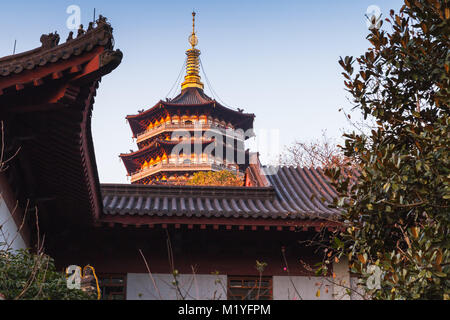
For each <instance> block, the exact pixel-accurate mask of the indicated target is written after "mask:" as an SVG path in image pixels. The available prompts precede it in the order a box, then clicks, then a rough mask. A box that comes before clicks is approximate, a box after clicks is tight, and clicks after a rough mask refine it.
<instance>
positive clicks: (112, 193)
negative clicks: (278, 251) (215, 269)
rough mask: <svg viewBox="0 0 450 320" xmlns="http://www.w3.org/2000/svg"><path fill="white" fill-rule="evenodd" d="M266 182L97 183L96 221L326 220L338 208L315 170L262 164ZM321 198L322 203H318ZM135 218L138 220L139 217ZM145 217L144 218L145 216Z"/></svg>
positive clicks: (321, 175) (329, 187) (324, 181)
mask: <svg viewBox="0 0 450 320" xmlns="http://www.w3.org/2000/svg"><path fill="white" fill-rule="evenodd" d="M264 170H265V171H266V172H273V174H272V175H267V176H266V177H267V179H268V181H269V185H268V186H265V187H214V186H207V187H205V186H151V185H115V184H104V185H102V187H101V188H102V195H103V213H104V216H103V218H102V219H101V220H103V221H108V222H117V223H121V221H125V220H127V219H125V218H126V217H129V218H130V219H128V221H129V222H130V223H131V221H133V223H136V224H145V217H152V218H158V219H160V220H159V221H163V220H164V219H165V220H164V221H165V223H170V221H171V220H170V219H172V218H173V219H176V218H182V217H189V218H190V219H192V220H191V223H194V224H195V220H194V219H195V218H199V219H200V218H201V219H203V220H202V222H198V223H203V224H205V223H206V224H208V219H214V218H228V219H230V223H231V221H232V220H233V219H239V221H244V220H246V219H247V220H248V219H250V220H253V219H269V220H271V221H272V222H274V223H275V221H276V220H293V219H294V220H323V221H326V220H329V219H334V218H336V217H337V215H338V214H339V212H338V211H337V210H336V209H331V208H329V207H328V204H330V203H331V202H332V199H333V197H334V196H335V195H336V193H335V191H334V189H333V188H332V187H331V185H330V184H329V182H328V179H327V178H326V177H325V175H324V173H323V171H322V170H321V169H314V168H311V169H307V168H294V167H280V168H265V169H264ZM322 201H323V202H322ZM115 218H119V219H115ZM140 220H141V221H140ZM149 221H150V220H149Z"/></svg>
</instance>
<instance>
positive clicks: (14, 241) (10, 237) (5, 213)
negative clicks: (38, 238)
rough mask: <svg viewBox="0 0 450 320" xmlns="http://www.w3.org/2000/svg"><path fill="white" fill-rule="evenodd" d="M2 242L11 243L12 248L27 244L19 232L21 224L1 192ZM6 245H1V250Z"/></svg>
mask: <svg viewBox="0 0 450 320" xmlns="http://www.w3.org/2000/svg"><path fill="white" fill-rule="evenodd" d="M0 226H1V230H0V242H6V243H8V244H11V249H13V250H18V249H25V248H26V247H27V246H26V244H25V241H24V240H23V238H22V236H21V235H20V233H19V232H18V228H19V226H17V225H16V223H15V222H14V219H13V217H12V215H11V212H10V211H9V209H8V207H7V205H6V203H5V201H4V199H3V198H2V196H1V194H0ZM5 248H6V246H5V245H3V246H2V245H0V250H1V249H5Z"/></svg>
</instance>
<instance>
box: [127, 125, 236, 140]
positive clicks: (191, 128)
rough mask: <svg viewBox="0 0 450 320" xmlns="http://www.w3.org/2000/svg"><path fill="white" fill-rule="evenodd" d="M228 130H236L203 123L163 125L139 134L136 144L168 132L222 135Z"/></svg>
mask: <svg viewBox="0 0 450 320" xmlns="http://www.w3.org/2000/svg"><path fill="white" fill-rule="evenodd" d="M227 129H228V130H230V129H231V130H234V129H233V128H224V127H222V126H220V125H218V124H216V123H213V122H208V123H202V124H199V123H197V124H194V123H163V124H160V125H159V126H157V127H154V128H151V129H147V130H146V131H144V132H142V133H139V134H138V135H137V137H136V142H137V143H140V142H142V141H145V140H147V139H149V138H152V137H154V136H156V135H158V134H160V133H162V132H167V131H175V130H186V131H195V130H202V131H206V130H217V131H219V132H220V133H222V134H224V135H225V134H227Z"/></svg>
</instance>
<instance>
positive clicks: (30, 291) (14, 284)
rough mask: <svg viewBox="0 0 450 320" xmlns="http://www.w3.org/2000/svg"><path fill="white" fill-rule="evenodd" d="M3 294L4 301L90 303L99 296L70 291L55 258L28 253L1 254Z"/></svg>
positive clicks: (22, 251)
mask: <svg viewBox="0 0 450 320" xmlns="http://www.w3.org/2000/svg"><path fill="white" fill-rule="evenodd" d="M0 295H1V296H3V298H4V299H8V300H9V299H11V300H12V299H25V300H90V299H95V298H96V295H95V294H94V295H93V294H89V293H87V292H84V291H82V290H79V289H68V288H67V285H66V278H65V276H64V274H63V273H62V272H57V271H56V270H55V265H54V262H53V259H52V258H50V257H49V256H47V255H44V254H33V253H31V252H30V251H28V250H23V249H22V250H19V251H16V252H12V251H11V250H1V251H0Z"/></svg>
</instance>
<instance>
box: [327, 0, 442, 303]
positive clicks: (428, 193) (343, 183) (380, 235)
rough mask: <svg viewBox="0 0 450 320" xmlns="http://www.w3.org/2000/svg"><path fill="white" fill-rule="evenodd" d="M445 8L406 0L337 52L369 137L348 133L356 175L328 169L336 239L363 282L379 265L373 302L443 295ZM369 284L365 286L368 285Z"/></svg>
mask: <svg viewBox="0 0 450 320" xmlns="http://www.w3.org/2000/svg"><path fill="white" fill-rule="evenodd" d="M449 18H450V9H449V5H448V1H442V0H441V1H438V0H416V1H413V0H410V1H407V0H406V1H405V5H404V6H403V7H402V8H401V9H400V11H399V13H398V14H396V13H395V12H394V11H393V10H391V12H390V17H389V18H388V19H386V21H387V22H388V23H389V24H390V25H391V27H390V30H389V31H386V30H383V29H372V30H371V33H370V34H369V35H368V37H367V39H368V40H369V41H370V43H371V44H372V47H371V48H369V49H368V51H367V52H366V53H365V54H363V55H362V56H360V57H359V58H357V59H356V62H357V63H358V65H359V72H355V69H354V63H355V60H354V59H353V57H345V58H344V59H342V58H341V60H340V61H339V63H340V64H341V66H342V67H343V69H344V72H343V76H344V77H345V86H346V87H347V90H348V92H350V94H351V95H352V97H353V102H354V104H355V108H358V109H360V110H361V111H362V113H363V115H364V119H367V118H371V119H373V120H375V121H374V122H375V123H376V126H375V127H374V128H373V130H371V132H370V133H368V134H356V133H348V134H345V135H344V136H345V138H346V141H345V146H344V147H342V148H343V151H344V154H345V155H346V156H348V157H350V158H352V159H354V161H355V162H356V163H357V164H358V167H359V174H360V175H359V177H358V179H357V181H356V182H353V181H352V179H351V177H349V176H348V175H345V174H342V173H343V171H344V170H340V169H337V168H334V169H333V168H331V169H329V170H327V175H328V176H329V177H331V178H332V180H333V181H334V182H333V184H334V186H335V188H336V189H337V191H338V193H339V198H338V199H336V202H335V205H336V206H337V207H340V208H343V212H344V213H343V223H344V226H345V227H344V229H345V230H344V231H343V232H340V233H339V235H337V237H336V238H337V239H338V240H336V239H334V240H333V242H332V246H333V248H334V249H335V250H336V251H335V252H337V256H338V257H339V258H340V257H342V256H344V255H347V256H348V257H349V258H350V260H351V269H352V271H353V272H355V273H358V274H359V275H360V276H361V279H362V282H363V283H366V282H367V279H368V278H369V277H370V276H371V275H372V272H371V271H370V270H371V269H372V266H373V265H377V266H378V267H380V268H381V270H382V271H383V274H382V277H381V288H380V289H376V288H375V289H372V290H369V289H368V288H367V287H366V290H367V291H368V294H369V295H370V296H371V297H372V298H373V299H448V297H449V284H450V279H449V268H450V266H449V262H450V252H449V240H450V237H449V213H450V206H449V199H450V186H449V181H450V168H449V146H450V131H449V125H450V119H449V101H450V85H449V84H450V83H449V82H450V72H449V65H450V53H449V47H450V46H449V44H450V43H449V35H450V20H449ZM364 287H365V286H364Z"/></svg>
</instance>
